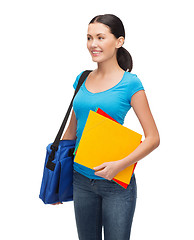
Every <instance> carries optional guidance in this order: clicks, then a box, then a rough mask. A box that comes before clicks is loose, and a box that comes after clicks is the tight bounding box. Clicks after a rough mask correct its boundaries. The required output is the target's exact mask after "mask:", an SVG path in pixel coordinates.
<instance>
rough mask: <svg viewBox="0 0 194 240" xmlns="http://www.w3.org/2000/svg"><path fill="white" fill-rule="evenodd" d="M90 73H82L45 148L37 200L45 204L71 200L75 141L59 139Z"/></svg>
mask: <svg viewBox="0 0 194 240" xmlns="http://www.w3.org/2000/svg"><path fill="white" fill-rule="evenodd" d="M90 72H91V70H86V71H84V72H83V73H82V75H81V77H80V79H79V82H78V84H77V87H76V90H75V93H74V96H73V98H72V100H71V103H70V105H69V108H68V110H67V113H66V115H65V118H64V120H63V122H62V124H61V127H60V129H59V131H58V134H57V136H56V138H55V140H54V142H53V143H50V144H49V145H48V146H47V148H46V159H45V164H44V170H43V177H42V183H41V188H40V194H39V198H40V199H41V200H42V201H43V202H44V203H45V204H52V203H56V202H67V201H72V200H73V159H74V155H73V152H74V149H75V143H76V140H60V139H61V136H62V134H63V131H64V128H65V125H66V123H67V119H68V117H69V114H70V111H71V108H72V106H73V100H74V97H75V95H76V94H77V92H78V91H79V89H80V87H81V85H82V83H83V82H84V80H85V79H86V77H87V76H88V74H89V73H90Z"/></svg>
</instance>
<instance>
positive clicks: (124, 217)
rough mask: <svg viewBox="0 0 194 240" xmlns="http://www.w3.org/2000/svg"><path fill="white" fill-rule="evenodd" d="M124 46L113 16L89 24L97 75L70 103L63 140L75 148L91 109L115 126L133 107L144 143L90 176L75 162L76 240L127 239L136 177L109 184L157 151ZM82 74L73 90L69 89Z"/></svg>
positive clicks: (140, 89)
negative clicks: (123, 184) (71, 118)
mask: <svg viewBox="0 0 194 240" xmlns="http://www.w3.org/2000/svg"><path fill="white" fill-rule="evenodd" d="M124 41H125V30H124V26H123V23H122V21H121V20H120V19H119V18H118V17H117V16H115V15H112V14H105V15H98V16H96V17H94V18H93V19H92V20H91V21H90V22H89V25H88V32H87V48H88V51H89V52H90V54H91V57H92V61H94V62H96V63H97V69H95V70H93V71H92V72H91V73H90V74H89V75H88V77H87V78H86V79H85V81H84V82H83V84H82V86H81V87H80V90H79V91H78V93H77V94H76V96H75V98H74V101H73V114H74V117H75V119H74V120H75V121H70V125H69V127H68V131H67V132H66V133H65V135H64V136H63V139H66V138H67V137H69V136H74V137H75V135H76V145H75V148H77V146H78V144H79V141H80V139H81V136H82V133H83V130H84V127H85V124H86V121H87V118H88V114H89V112H90V110H93V111H95V109H96V107H99V108H101V109H102V110H103V111H104V112H106V113H107V114H108V115H109V116H111V117H112V118H113V119H114V120H116V121H117V122H118V123H120V124H123V122H124V118H125V116H126V114H127V112H128V111H129V109H130V108H131V107H132V108H133V109H134V112H135V113H136V115H137V117H138V119H139V121H140V123H141V126H142V128H143V131H144V135H145V140H144V141H143V142H142V143H141V144H140V145H139V146H138V147H137V148H136V149H135V150H134V151H133V152H132V153H131V154H130V155H128V156H126V157H125V158H123V159H118V160H117V161H112V160H110V159H109V161H107V162H105V163H103V164H102V165H100V166H96V167H95V168H94V170H93V169H88V168H86V167H84V166H83V165H80V164H78V163H76V162H74V178H73V199H74V209H75V217H76V224H77V230H78V236H79V239H80V240H92V239H98V240H100V239H102V226H104V238H105V239H107V240H108V239H110V240H113V239H119V240H128V239H130V232H131V226H132V221H133V215H134V211H135V206H136V197H137V195H136V192H137V189H136V180H135V174H133V176H132V178H131V181H130V184H129V185H128V187H127V189H123V188H122V187H120V186H118V185H117V184H116V183H115V182H114V181H111V180H112V179H113V178H114V177H115V176H116V175H117V174H118V173H119V172H120V171H122V170H123V169H125V168H127V167H128V166H130V165H132V164H134V163H136V162H138V161H139V160H140V159H142V158H144V157H145V156H146V155H148V154H149V153H150V152H152V151H153V150H154V149H155V148H157V147H158V145H159V133H158V130H157V127H156V124H155V121H154V119H153V116H152V114H151V111H150V108H149V105H148V101H147V97H146V95H145V91H144V87H143V84H142V82H141V81H140V79H139V78H138V77H137V75H136V74H132V73H131V70H132V67H133V62H132V58H131V55H130V54H129V52H128V51H127V50H126V49H125V48H123V44H124ZM81 74H82V72H81V73H80V74H79V75H78V76H77V78H76V80H75V82H74V84H73V87H74V89H76V87H77V84H78V81H79V79H80V76H81ZM71 125H72V126H73V125H74V127H72V126H71ZM91 161H92V159H91Z"/></svg>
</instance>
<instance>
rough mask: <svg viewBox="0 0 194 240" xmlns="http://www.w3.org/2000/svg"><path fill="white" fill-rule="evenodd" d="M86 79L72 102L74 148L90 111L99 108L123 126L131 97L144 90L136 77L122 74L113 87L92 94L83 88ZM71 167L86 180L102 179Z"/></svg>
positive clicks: (92, 171) (87, 170)
mask: <svg viewBox="0 0 194 240" xmlns="http://www.w3.org/2000/svg"><path fill="white" fill-rule="evenodd" d="M82 73H83V71H82V72H81V73H80V74H79V75H78V76H77V77H76V80H75V82H74V84H73V87H74V89H76V86H77V84H78V81H79V78H80V76H81V74H82ZM86 79H87V78H86ZM86 79H85V81H84V82H83V84H82V86H81V87H80V89H79V91H78V93H77V94H76V96H75V98H74V100H73V110H74V112H75V115H76V119H77V130H76V136H77V139H76V144H75V148H76V147H77V145H78V143H79V141H80V139H81V136H82V132H83V130H84V127H85V124H86V121H87V118H88V114H89V111H90V110H93V111H95V110H96V108H101V109H102V110H103V111H104V112H106V113H107V114H108V115H110V116H111V117H112V118H114V119H115V120H116V121H117V122H119V123H120V124H122V125H123V123H124V118H125V116H126V114H127V112H128V111H129V109H130V108H131V105H130V103H131V97H132V96H133V94H134V93H136V92H138V91H140V90H144V88H143V85H142V83H141V81H140V79H139V78H138V77H137V75H136V74H132V73H130V72H124V74H123V77H122V79H121V80H120V82H119V83H117V84H116V85H115V86H114V87H112V88H110V89H108V90H105V91H102V92H98V93H92V92H90V91H88V90H87V88H86V86H85V82H86ZM73 167H74V170H75V171H77V172H79V173H81V174H83V175H84V176H86V177H88V178H91V179H104V178H102V177H99V176H96V175H95V174H94V172H95V171H94V170H92V169H89V168H87V167H84V166H83V165H80V164H78V163H75V162H74V164H73Z"/></svg>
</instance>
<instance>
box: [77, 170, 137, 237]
mask: <svg viewBox="0 0 194 240" xmlns="http://www.w3.org/2000/svg"><path fill="white" fill-rule="evenodd" d="M136 198H137V186H136V180H135V175H133V177H132V178H131V182H130V184H129V185H128V187H127V189H124V188H122V187H121V186H119V185H118V184H117V183H115V182H114V181H109V180H97V179H89V178H87V177H85V176H84V175H82V174H80V173H78V172H76V171H75V170H74V174H73V200H74V210H75V218H76V225H77V231H78V236H79V240H102V226H103V227H104V240H129V239H130V232H131V225H132V221H133V215H134V212H135V205H136Z"/></svg>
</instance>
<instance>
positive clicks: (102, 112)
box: [95, 108, 137, 189]
mask: <svg viewBox="0 0 194 240" xmlns="http://www.w3.org/2000/svg"><path fill="white" fill-rule="evenodd" d="M95 112H97V113H99V114H101V115H102V116H105V117H107V118H109V119H112V120H113V121H115V122H117V121H116V120H115V119H114V118H112V117H111V116H110V115H108V114H107V113H106V112H104V111H103V110H102V109H100V108H96V110H95ZM117 123H118V122H117ZM136 165H137V163H135V164H134V168H133V172H134V170H135V167H136ZM133 172H132V175H133ZM112 180H113V181H114V182H116V183H117V184H118V185H120V186H121V187H123V188H125V189H127V187H128V184H126V183H124V182H121V181H119V180H118V179H116V178H113V179H112Z"/></svg>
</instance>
